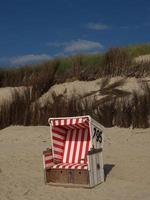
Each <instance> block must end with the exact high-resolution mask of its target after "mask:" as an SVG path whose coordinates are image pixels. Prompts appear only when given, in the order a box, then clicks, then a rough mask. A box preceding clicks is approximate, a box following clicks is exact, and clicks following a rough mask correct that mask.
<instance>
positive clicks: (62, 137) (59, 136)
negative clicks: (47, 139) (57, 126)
mask: <svg viewBox="0 0 150 200" xmlns="http://www.w3.org/2000/svg"><path fill="white" fill-rule="evenodd" d="M53 136H55V137H56V138H59V139H62V140H64V139H65V137H64V136H62V135H59V133H53Z"/></svg>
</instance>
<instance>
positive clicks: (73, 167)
mask: <svg viewBox="0 0 150 200" xmlns="http://www.w3.org/2000/svg"><path fill="white" fill-rule="evenodd" d="M77 165H79V164H75V165H73V166H72V167H71V168H70V169H75V167H76V166H77Z"/></svg>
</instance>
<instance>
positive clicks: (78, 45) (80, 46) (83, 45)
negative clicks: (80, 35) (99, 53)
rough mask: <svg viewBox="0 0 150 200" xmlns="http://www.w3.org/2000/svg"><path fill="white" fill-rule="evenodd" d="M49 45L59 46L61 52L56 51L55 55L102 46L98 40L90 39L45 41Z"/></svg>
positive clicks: (95, 48) (85, 50) (90, 49)
mask: <svg viewBox="0 0 150 200" xmlns="http://www.w3.org/2000/svg"><path fill="white" fill-rule="evenodd" d="M47 45H48V46H49V47H54V48H61V50H62V51H61V52H58V53H57V54H56V55H63V56H64V55H67V54H69V53H80V52H82V53H83V52H87V51H93V50H94V51H95V50H99V49H102V48H103V45H102V44H101V43H99V42H95V41H91V40H82V39H77V40H72V41H69V42H62V43H59V42H51V43H47Z"/></svg>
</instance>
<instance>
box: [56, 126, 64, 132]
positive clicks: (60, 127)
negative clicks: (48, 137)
mask: <svg viewBox="0 0 150 200" xmlns="http://www.w3.org/2000/svg"><path fill="white" fill-rule="evenodd" d="M56 127H57V126H56ZM58 128H59V129H61V130H62V131H66V128H65V127H64V126H59V127H58Z"/></svg>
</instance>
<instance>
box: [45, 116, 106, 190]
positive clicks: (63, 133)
mask: <svg viewBox="0 0 150 200" xmlns="http://www.w3.org/2000/svg"><path fill="white" fill-rule="evenodd" d="M48 122H49V125H50V137H51V148H48V149H47V150H46V151H43V165H44V175H45V182H46V183H48V184H50V185H62V186H69V187H72V186H73V187H89V188H91V187H94V186H95V185H97V184H99V183H101V182H103V181H104V169H103V157H102V151H103V141H104V134H103V128H104V127H103V126H102V125H101V124H99V123H98V122H96V121H95V120H94V119H92V118H91V117H90V116H79V117H66V118H49V120H48Z"/></svg>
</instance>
